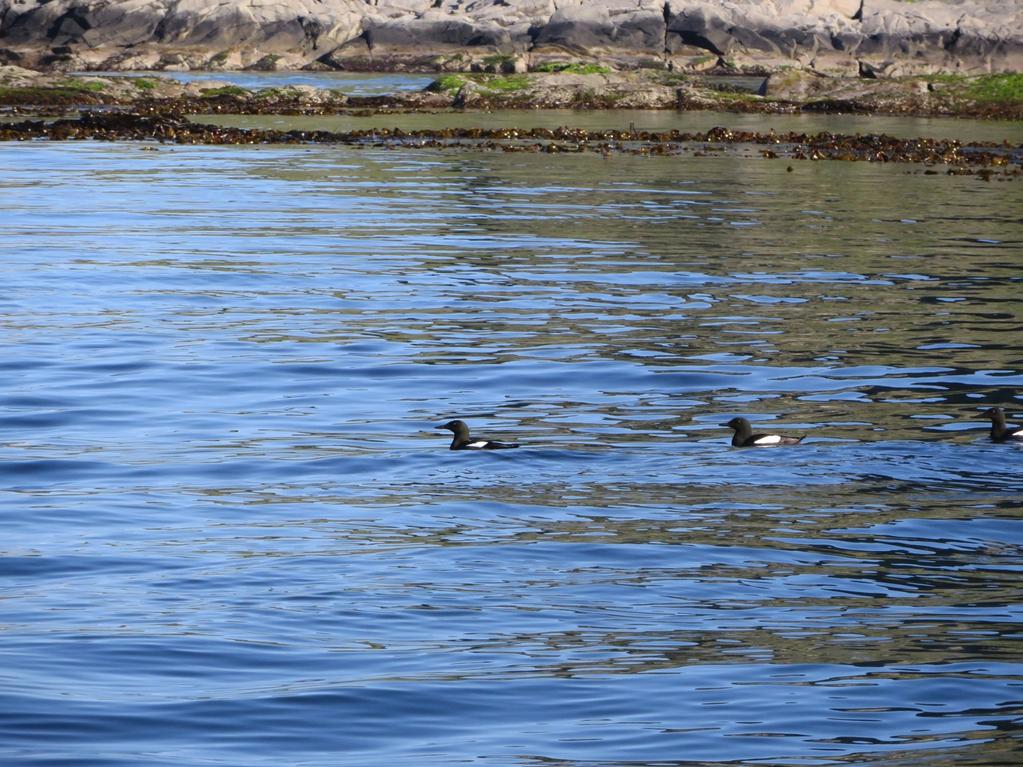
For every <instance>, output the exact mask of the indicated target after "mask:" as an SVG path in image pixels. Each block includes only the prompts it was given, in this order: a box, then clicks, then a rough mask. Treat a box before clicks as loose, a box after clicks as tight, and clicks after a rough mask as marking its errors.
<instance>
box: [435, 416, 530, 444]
mask: <svg viewBox="0 0 1023 767" xmlns="http://www.w3.org/2000/svg"><path fill="white" fill-rule="evenodd" d="M437 428H438V429H447V430H448V431H450V432H451V433H452V434H454V435H455V436H454V438H453V439H452V440H451V449H452V450H507V449H509V448H513V447H518V445H516V444H515V443H514V442H494V441H493V440H490V439H479V440H475V441H474V440H473V439H472V438H471V437H470V436H469V427H468V426H466V425H465V421H448V422H447V423H446V424H444V425H443V426H438V427H437Z"/></svg>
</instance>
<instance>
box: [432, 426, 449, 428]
mask: <svg viewBox="0 0 1023 767" xmlns="http://www.w3.org/2000/svg"><path fill="white" fill-rule="evenodd" d="M433 428H435V429H444V428H446V427H445V426H434V427H433Z"/></svg>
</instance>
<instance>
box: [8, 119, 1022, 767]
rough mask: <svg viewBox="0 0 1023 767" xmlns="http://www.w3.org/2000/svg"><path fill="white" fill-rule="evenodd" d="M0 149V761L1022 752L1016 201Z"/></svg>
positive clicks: (702, 171) (774, 183)
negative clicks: (742, 444) (991, 418)
mask: <svg viewBox="0 0 1023 767" xmlns="http://www.w3.org/2000/svg"><path fill="white" fill-rule="evenodd" d="M246 119H249V118H246ZM266 119H273V118H266ZM743 119H745V118H743ZM850 132H855V131H854V130H852V131H850ZM1006 138H1008V137H1006ZM144 150H145V151H144ZM153 150H155V151H153ZM0 163H2V165H3V167H4V168H6V169H7V170H6V172H5V173H4V174H3V177H2V178H0V206H2V209H3V210H4V215H3V216H2V217H0V255H2V258H0V338H2V339H3V344H4V348H5V350H6V354H5V355H4V359H3V360H2V361H0V376H2V381H3V386H2V387H0V525H2V529H3V531H4V539H3V542H2V544H0V578H2V583H3V586H4V589H3V593H4V599H3V602H2V605H3V606H2V608H0V616H2V619H0V711H2V712H3V714H2V715H0V756H2V757H3V759H2V761H3V763H4V764H9V765H15V764H16V765H44V764H45V765H55V764H70V763H74V764H89V765H97V766H98V765H103V766H106V765H181V764H197V765H198V764H202V765H238V766H239V767H242V766H245V767H253V766H258V765H280V764H289V765H384V764H393V763H395V762H396V761H401V762H402V763H405V764H437V765H450V764H456V763H468V764H487V765H541V764H552V763H556V764H559V765H565V766H566V767H568V766H569V765H577V766H579V767H581V766H582V765H597V764H602V765H612V764H614V765H620V764H629V765H655V764H656V765H665V764H683V763H693V762H700V763H725V762H727V763H754V762H755V763H758V764H806V765H824V764H845V763H856V764H866V763H869V764H876V763H881V762H891V763H895V762H899V763H912V764H914V765H920V764H923V765H934V766H935V767H936V766H937V765H947V764H951V763H953V762H954V763H955V764H960V765H962V764H966V765H970V764H972V765H990V764H1007V763H1014V762H1018V761H1019V760H1020V759H1021V758H1023V743H1021V738H1020V733H1021V730H1020V717H1021V714H1023V702H1021V701H1023V684H1021V671H1023V666H1021V664H1020V649H1019V648H1020V639H1021V618H1023V611H1021V608H1020V606H1019V604H1018V600H1019V589H1020V565H1021V556H1020V555H1021V552H1023V523H1021V520H1020V496H1021V491H1023V472H1021V467H1023V446H1013V445H999V444H992V443H990V442H989V441H988V440H987V436H986V434H987V432H986V422H984V421H983V419H982V418H980V417H979V411H980V410H982V409H983V408H985V407H989V406H991V405H994V404H998V405H1002V406H1003V407H1005V408H1006V409H1007V410H1008V411H1009V412H1010V413H1011V414H1013V415H1015V414H1017V413H1019V412H1020V411H1023V402H1021V400H1023V395H1021V391H1023V349H1021V343H1020V339H1021V338H1023V333H1021V331H1023V313H1021V310H1020V302H1019V293H1020V287H1021V284H1023V271H1021V265H1023V221H1021V218H1020V211H1021V210H1023V186H1021V185H1020V183H1019V182H1004V181H1001V182H999V181H992V182H990V183H984V182H983V181H981V180H980V179H978V178H976V177H948V176H944V175H938V176H925V175H921V174H918V173H912V172H909V171H910V170H911V169H910V168H907V167H905V166H899V165H879V164H869V163H835V162H816V163H812V162H793V163H786V162H784V161H769V160H759V159H757V160H749V159H740V158H736V157H729V156H721V157H702V158H697V157H691V156H690V157H664V158H639V157H630V156H611V157H608V158H604V157H601V156H598V155H592V156H591V155H573V156H560V157H556V158H551V157H547V156H535V155H522V154H518V155H505V154H500V153H491V154H486V153H472V152H462V151H457V150H448V151H440V152H429V151H420V150H402V151H390V150H379V149H357V148H350V147H332V146H288V147H278V146H263V147H219V146H216V147H215V146H207V147H190V146H169V145H168V146H159V147H157V146H154V145H145V146H143V145H135V144H120V143H109V144H99V143H59V142H54V143H40V142H29V143H19V144H0ZM787 165H790V166H791V171H789V170H787ZM734 415H745V416H747V417H748V418H750V419H751V420H752V421H754V424H755V426H757V427H758V428H762V429H768V430H780V431H783V432H786V433H794V434H806V435H807V438H806V440H805V442H804V444H802V445H800V446H798V447H793V448H775V449H761V450H742V449H735V448H732V447H730V445H729V436H730V432H729V431H728V430H727V429H725V428H724V427H722V426H721V425H720V424H722V423H723V422H724V421H727V420H728V419H729V418H731V417H732V416H734ZM456 417H457V418H463V419H464V420H466V421H467V422H468V423H469V425H470V426H471V427H472V428H473V433H474V434H475V435H478V436H481V437H492V438H499V439H508V440H514V441H517V442H520V443H521V444H522V447H521V448H519V449H518V450H510V451H495V452H459V451H449V450H448V449H447V445H448V441H449V438H450V435H449V434H448V433H447V432H443V431H437V430H436V429H435V428H434V427H436V426H437V425H438V424H440V423H442V422H444V421H446V420H448V419H450V418H456ZM900 760H905V761H900Z"/></svg>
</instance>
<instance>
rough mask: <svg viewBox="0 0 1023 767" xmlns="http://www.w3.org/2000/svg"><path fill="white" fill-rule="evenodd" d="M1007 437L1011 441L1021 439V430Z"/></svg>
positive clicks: (1022, 437)
mask: <svg viewBox="0 0 1023 767" xmlns="http://www.w3.org/2000/svg"><path fill="white" fill-rule="evenodd" d="M1009 437H1010V438H1011V439H1023V429H1019V430H1018V431H1014V432H1013V433H1012V434H1010V435H1009Z"/></svg>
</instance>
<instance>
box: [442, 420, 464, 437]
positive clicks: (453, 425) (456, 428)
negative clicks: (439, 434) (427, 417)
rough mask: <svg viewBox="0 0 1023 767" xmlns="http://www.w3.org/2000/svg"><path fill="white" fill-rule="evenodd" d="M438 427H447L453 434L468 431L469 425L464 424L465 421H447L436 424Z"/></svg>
mask: <svg viewBox="0 0 1023 767" xmlns="http://www.w3.org/2000/svg"><path fill="white" fill-rule="evenodd" d="M436 428H438V429H447V430H448V431H450V432H453V433H454V434H458V433H459V432H461V431H468V430H469V427H468V426H466V425H465V421H448V422H447V423H445V424H441V425H440V426H437V427H436Z"/></svg>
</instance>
